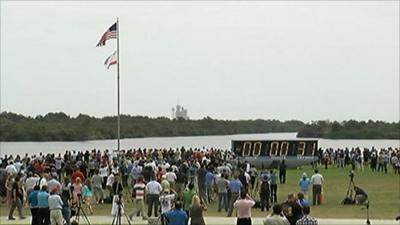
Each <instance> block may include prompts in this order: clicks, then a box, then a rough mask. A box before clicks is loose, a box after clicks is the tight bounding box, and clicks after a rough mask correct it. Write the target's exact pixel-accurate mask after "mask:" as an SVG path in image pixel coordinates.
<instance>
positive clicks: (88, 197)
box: [82, 179, 93, 215]
mask: <svg viewBox="0 0 400 225" xmlns="http://www.w3.org/2000/svg"><path fill="white" fill-rule="evenodd" d="M92 190H93V189H92V182H91V181H90V179H86V181H85V186H83V188H82V198H83V199H84V200H85V208H86V209H87V210H88V211H89V213H90V214H92V215H93V208H92V197H93V191H92Z"/></svg>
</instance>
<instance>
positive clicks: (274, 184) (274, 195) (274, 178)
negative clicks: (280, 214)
mask: <svg viewBox="0 0 400 225" xmlns="http://www.w3.org/2000/svg"><path fill="white" fill-rule="evenodd" d="M270 173H271V203H277V202H278V199H277V191H278V183H277V176H276V171H275V170H271V171H270Z"/></svg>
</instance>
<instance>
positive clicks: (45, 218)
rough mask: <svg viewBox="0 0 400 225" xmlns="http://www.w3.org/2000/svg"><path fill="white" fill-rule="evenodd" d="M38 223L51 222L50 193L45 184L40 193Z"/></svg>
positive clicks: (39, 224) (46, 223) (41, 224)
mask: <svg viewBox="0 0 400 225" xmlns="http://www.w3.org/2000/svg"><path fill="white" fill-rule="evenodd" d="M37 219H38V220H37V221H38V225H49V224H50V209H49V193H48V192H47V186H46V185H44V186H43V187H42V189H41V190H40V192H39V193H38V217H37Z"/></svg>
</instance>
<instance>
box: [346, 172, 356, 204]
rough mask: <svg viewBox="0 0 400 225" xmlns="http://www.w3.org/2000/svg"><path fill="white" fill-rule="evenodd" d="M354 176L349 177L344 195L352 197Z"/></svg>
mask: <svg viewBox="0 0 400 225" xmlns="http://www.w3.org/2000/svg"><path fill="white" fill-rule="evenodd" d="M354 186H355V184H354V177H350V181H349V186H348V188H347V194H346V197H348V198H351V199H353V190H354Z"/></svg>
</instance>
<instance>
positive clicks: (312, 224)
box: [296, 206, 318, 225]
mask: <svg viewBox="0 0 400 225" xmlns="http://www.w3.org/2000/svg"><path fill="white" fill-rule="evenodd" d="M303 213H304V216H303V217H302V218H301V219H299V220H298V221H297V222H296V225H318V221H317V220H316V219H315V218H314V217H312V216H310V206H304V207H303Z"/></svg>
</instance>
